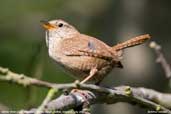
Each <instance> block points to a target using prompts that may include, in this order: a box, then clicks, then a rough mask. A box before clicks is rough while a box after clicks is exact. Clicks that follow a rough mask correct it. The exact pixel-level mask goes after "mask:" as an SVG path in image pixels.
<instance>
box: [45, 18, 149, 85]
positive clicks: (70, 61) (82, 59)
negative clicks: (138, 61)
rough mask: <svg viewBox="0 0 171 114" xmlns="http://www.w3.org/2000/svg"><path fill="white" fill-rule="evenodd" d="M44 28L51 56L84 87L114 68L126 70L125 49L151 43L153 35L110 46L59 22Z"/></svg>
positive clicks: (63, 22)
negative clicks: (123, 63)
mask: <svg viewBox="0 0 171 114" xmlns="http://www.w3.org/2000/svg"><path fill="white" fill-rule="evenodd" d="M43 27H44V28H45V29H46V44H47V47H48V53H49V56H50V57H51V58H52V59H53V60H55V62H56V63H57V64H58V65H59V66H61V67H62V68H63V69H64V70H65V71H67V72H70V74H72V76H73V77H75V78H76V79H79V80H81V83H85V82H91V83H94V84H99V83H100V82H101V81H102V80H103V79H104V77H106V75H107V74H108V73H109V72H110V71H111V70H112V69H113V68H115V67H118V68H123V65H122V63H121V59H122V55H123V54H122V52H123V50H124V49H126V48H128V47H132V46H136V45H139V44H142V43H144V42H145V41H147V40H148V39H150V35H149V34H145V35H141V36H137V37H134V38H132V39H130V40H128V41H125V42H123V43H119V44H117V45H114V46H108V45H107V44H105V43H104V42H102V41H100V40H98V39H97V38H94V37H91V36H88V35H85V34H82V33H80V32H79V31H78V30H77V29H76V28H75V27H73V26H72V25H70V24H69V23H67V22H65V21H63V20H60V19H59V20H52V21H43Z"/></svg>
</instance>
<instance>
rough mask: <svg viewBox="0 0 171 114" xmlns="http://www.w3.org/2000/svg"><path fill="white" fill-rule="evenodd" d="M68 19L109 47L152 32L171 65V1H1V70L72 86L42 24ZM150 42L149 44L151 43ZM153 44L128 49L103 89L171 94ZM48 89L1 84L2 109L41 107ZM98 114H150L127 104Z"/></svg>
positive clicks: (96, 108)
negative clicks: (49, 46)
mask: <svg viewBox="0 0 171 114" xmlns="http://www.w3.org/2000/svg"><path fill="white" fill-rule="evenodd" d="M43 19H46V20H51V19H64V20H65V21H67V22H69V23H70V24H72V25H74V26H75V27H76V28H77V29H78V30H79V31H80V32H82V33H85V34H88V35H91V36H94V37H97V38H99V39H100V40H102V41H104V42H106V43H107V44H109V45H114V44H117V43H118V42H121V41H124V40H127V39H129V38H131V37H134V36H137V35H141V34H145V33H149V34H151V36H152V40H155V41H156V42H158V43H160V44H161V45H162V46H163V51H164V53H165V55H166V58H167V59H168V61H171V54H170V49H171V45H170V42H171V39H170V35H171V21H170V20H171V1H170V0H163V1H162V0H1V1H0V66H3V67H7V68H9V69H11V70H12V71H15V72H17V73H24V74H26V75H28V76H32V77H34V78H37V79H41V80H46V81H49V82H55V83H69V82H73V81H74V79H72V78H71V77H70V76H68V75H66V74H64V73H63V72H62V71H61V69H59V68H58V67H57V66H56V65H55V63H54V61H52V60H51V59H50V58H49V57H48V53H47V48H46V45H45V41H44V40H45V32H44V30H43V29H42V27H41V23H40V20H43ZM148 43H149V42H148ZM148 43H146V44H144V45H142V46H138V47H134V48H131V49H128V50H125V54H124V59H123V64H124V69H114V70H113V72H112V73H111V74H110V75H109V76H108V77H107V78H106V79H105V80H104V81H103V83H102V85H104V86H119V85H130V86H135V87H139V86H143V87H147V88H152V89H155V90H158V91H161V92H169V91H170V90H169V87H168V80H167V79H166V78H165V76H164V72H163V70H162V69H161V67H160V65H158V64H156V63H155V54H154V52H153V50H151V49H150V48H149V47H148ZM46 93H47V89H43V88H37V87H27V88H25V87H21V86H18V85H15V84H9V83H2V82H0V105H4V106H7V107H8V108H9V109H13V110H19V109H27V108H31V107H37V106H39V105H40V103H41V101H42V100H43V99H44V97H45V96H46ZM92 111H93V113H94V114H95V113H99V114H104V113H106V114H113V113H126V114H134V113H135V114H136V113H146V110H144V109H141V108H139V107H137V106H132V105H129V104H126V103H117V104H113V105H95V106H93V109H92Z"/></svg>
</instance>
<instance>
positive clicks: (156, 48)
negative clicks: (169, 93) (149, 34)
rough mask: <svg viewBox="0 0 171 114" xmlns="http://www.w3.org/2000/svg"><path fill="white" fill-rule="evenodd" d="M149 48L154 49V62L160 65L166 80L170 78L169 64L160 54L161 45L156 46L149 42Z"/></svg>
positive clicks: (154, 43) (170, 68)
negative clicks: (155, 56) (155, 57)
mask: <svg viewBox="0 0 171 114" xmlns="http://www.w3.org/2000/svg"><path fill="white" fill-rule="evenodd" d="M150 47H151V48H152V49H154V51H155V52H156V55H157V59H156V62H157V63H160V64H161V66H162V68H163V70H164V71H165V75H166V77H167V78H171V67H170V64H169V63H168V62H167V60H166V59H165V57H164V54H163V53H162V50H161V49H162V47H161V45H159V44H157V43H156V42H154V41H153V42H151V43H150Z"/></svg>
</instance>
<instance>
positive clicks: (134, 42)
mask: <svg viewBox="0 0 171 114" xmlns="http://www.w3.org/2000/svg"><path fill="white" fill-rule="evenodd" d="M150 38H151V37H150V35H149V34H145V35H141V36H137V37H134V38H131V39H130V40H127V41H125V42H123V43H119V44H117V45H115V46H113V47H112V48H113V50H115V51H120V50H123V49H125V48H129V47H132V46H136V45H140V44H142V43H144V42H145V41H147V40H148V39H150Z"/></svg>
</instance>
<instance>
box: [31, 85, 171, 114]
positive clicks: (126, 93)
mask: <svg viewBox="0 0 171 114" xmlns="http://www.w3.org/2000/svg"><path fill="white" fill-rule="evenodd" d="M88 86H89V88H91V90H93V92H92V91H87V90H79V91H76V92H74V93H71V94H69V95H67V96H66V95H61V96H60V97H58V98H57V99H55V100H52V101H51V102H49V103H48V104H47V110H56V112H60V111H67V110H69V109H73V108H75V107H78V106H80V105H83V104H84V103H85V102H89V103H90V105H93V104H97V103H107V104H114V103H117V102H127V103H130V104H137V105H139V106H143V107H146V108H148V109H151V110H154V111H156V112H165V113H168V114H169V113H171V111H170V110H169V109H168V108H170V109H171V106H169V105H168V104H170V101H171V95H170V94H163V93H159V92H157V91H154V90H150V89H145V88H131V87H129V86H119V87H116V88H114V89H107V88H106V89H107V92H105V91H98V90H99V88H101V89H102V90H103V89H104V88H103V87H99V86H95V85H88ZM86 87H87V86H86ZM80 88H85V86H84V85H82V84H81V85H80ZM95 88H97V91H96V89H95ZM108 92H109V93H108ZM158 95H159V96H158ZM163 99H167V100H165V101H166V102H167V103H166V104H165V103H163V102H161V101H158V100H163ZM154 101H155V102H156V103H155V102H154ZM157 102H158V103H159V104H158V103H157ZM160 103H161V104H160ZM162 103H163V104H162ZM168 106H169V107H168ZM165 107H167V108H165ZM34 110H36V109H34ZM32 111H33V110H31V111H30V112H32Z"/></svg>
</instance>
